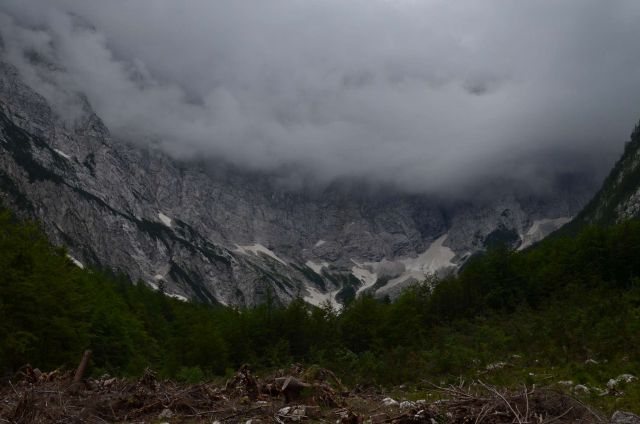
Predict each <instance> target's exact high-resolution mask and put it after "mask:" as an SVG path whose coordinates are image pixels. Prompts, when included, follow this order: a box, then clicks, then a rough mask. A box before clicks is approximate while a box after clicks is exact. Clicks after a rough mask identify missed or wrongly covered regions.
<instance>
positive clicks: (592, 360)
mask: <svg viewBox="0 0 640 424" xmlns="http://www.w3.org/2000/svg"><path fill="white" fill-rule="evenodd" d="M584 363H585V364H587V365H589V364H592V365H598V364H599V362H598V361H596V360H595V359H591V358H589V359H587V360H586V361H584Z"/></svg>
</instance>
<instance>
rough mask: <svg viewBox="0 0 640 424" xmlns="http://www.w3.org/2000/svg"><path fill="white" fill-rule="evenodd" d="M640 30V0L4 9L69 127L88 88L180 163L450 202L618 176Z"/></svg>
mask: <svg viewBox="0 0 640 424" xmlns="http://www.w3.org/2000/svg"><path fill="white" fill-rule="evenodd" d="M639 21H640V4H639V3H638V2H637V1H635V0H621V1H615V2H602V1H597V0H568V1H563V2H557V1H553V0H535V1H533V0H531V1H522V2H513V1H507V0H490V1H483V2H477V1H473V0H463V1H458V2H449V1H441V0H424V1H409V0H366V1H365V0H348V1H345V0H322V1H303V0H273V1H268V2H265V1H258V0H245V1H237V0H218V1H206V0H190V1H189V2H175V1H170V0H135V1H133V0H130V1H124V0H123V1H99V0H27V1H25V0H4V1H3V3H2V5H0V36H1V37H2V46H3V47H2V48H3V52H2V54H3V55H4V56H5V57H6V58H7V59H9V60H10V61H11V62H12V63H14V64H16V65H17V66H18V68H19V69H20V70H21V72H22V73H23V76H24V78H26V79H27V80H28V81H30V83H32V84H33V85H34V86H36V87H38V89H39V91H40V92H41V93H42V94H43V95H44V96H45V97H46V98H47V99H48V100H49V101H50V102H52V103H54V104H56V105H57V107H58V110H59V111H60V113H61V114H63V115H64V116H65V117H66V118H67V119H69V120H73V117H74V114H75V113H76V112H77V108H78V106H79V104H78V102H77V96H76V93H78V92H79V93H82V94H83V95H85V96H86V97H87V99H88V100H89V102H90V103H91V104H92V106H93V108H94V109H95V110H96V111H97V113H98V115H99V116H100V117H102V118H103V119H104V120H105V121H106V123H107V125H108V126H109V128H110V129H111V131H112V132H113V133H114V135H116V136H117V137H119V138H124V139H127V140H131V141H133V142H139V143H150V142H152V143H156V144H158V145H159V146H161V147H162V148H163V149H165V150H166V151H168V152H169V153H171V154H172V155H174V156H177V157H180V158H185V159H191V158H198V159H201V158H203V157H204V158H206V157H210V158H222V159H224V160H226V161H229V162H231V163H234V164H237V165H239V166H243V167H247V168H249V169H253V170H259V171H267V172H272V171H277V172H280V173H285V174H286V173H287V172H290V173H292V174H295V175H300V174H303V175H305V176H306V177H309V178H311V179H312V180H316V181H321V182H327V181H331V180H333V179H336V178H343V177H349V178H351V177H355V178H364V179H367V180H371V181H379V182H389V183H394V184H398V185H400V186H402V187H404V188H406V189H408V190H412V191H427V192H435V193H442V192H449V191H455V190H463V189H465V188H469V187H471V186H474V185H475V184H477V183H478V182H482V181H487V180H492V181H493V180H496V179H499V180H509V181H514V182H516V183H524V184H526V185H528V186H531V187H532V188H534V189H539V190H544V189H545V188H546V187H548V185H549V184H551V183H553V182H554V181H556V180H557V178H558V177H559V176H562V175H567V174H581V173H592V174H596V175H600V174H602V173H604V172H605V171H606V170H607V169H609V167H610V166H611V164H612V161H613V158H615V157H616V156H617V155H618V153H619V152H620V151H621V150H622V146H623V141H624V140H626V139H627V137H628V134H627V132H628V128H629V127H630V126H631V125H632V123H633V122H634V121H635V120H636V119H637V117H638V116H639V115H640V104H639V103H638V99H640V49H639V48H638V42H637V40H640V25H638V22H639ZM283 169H285V170H286V171H282V170H283Z"/></svg>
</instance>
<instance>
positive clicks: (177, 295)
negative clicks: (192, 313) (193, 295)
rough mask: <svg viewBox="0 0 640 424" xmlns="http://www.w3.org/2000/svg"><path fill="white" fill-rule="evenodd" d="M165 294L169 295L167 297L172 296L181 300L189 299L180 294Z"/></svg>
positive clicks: (186, 300)
mask: <svg viewBox="0 0 640 424" xmlns="http://www.w3.org/2000/svg"><path fill="white" fill-rule="evenodd" d="M165 296H169V297H172V298H174V299H178V300H180V301H181V302H188V301H189V299H187V298H186V297H184V296H182V295H181V294H175V293H165Z"/></svg>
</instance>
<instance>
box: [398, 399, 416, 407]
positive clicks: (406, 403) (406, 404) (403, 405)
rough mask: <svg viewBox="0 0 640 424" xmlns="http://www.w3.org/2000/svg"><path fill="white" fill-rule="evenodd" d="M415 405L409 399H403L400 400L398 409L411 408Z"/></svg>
mask: <svg viewBox="0 0 640 424" xmlns="http://www.w3.org/2000/svg"><path fill="white" fill-rule="evenodd" d="M415 407H416V404H415V403H413V402H411V401H408V400H405V401H403V402H400V409H413V408H415Z"/></svg>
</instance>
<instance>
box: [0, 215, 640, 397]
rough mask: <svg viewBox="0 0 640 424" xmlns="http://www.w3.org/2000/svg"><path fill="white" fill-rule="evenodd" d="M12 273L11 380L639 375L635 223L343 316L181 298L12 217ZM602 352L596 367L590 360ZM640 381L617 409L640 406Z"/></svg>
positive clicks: (489, 258)
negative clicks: (50, 373) (499, 365)
mask: <svg viewBox="0 0 640 424" xmlns="http://www.w3.org/2000/svg"><path fill="white" fill-rule="evenodd" d="M0 270H1V272H0V369H1V370H2V372H3V374H4V375H6V376H8V375H11V374H12V373H13V372H15V371H16V370H17V369H18V368H19V367H20V366H22V365H24V364H25V363H27V362H29V363H31V364H32V365H33V366H37V367H39V368H41V369H47V370H48V369H53V368H57V367H60V366H67V367H71V366H74V364H75V363H76V362H77V360H78V358H79V356H80V354H81V352H82V351H83V350H84V349H87V348H89V349H92V350H93V352H94V354H93V358H92V361H93V363H92V367H91V369H92V372H93V373H95V374H100V373H103V372H109V373H112V374H120V375H136V374H139V373H141V372H142V371H143V370H144V368H145V367H147V366H150V367H152V368H154V369H156V370H158V371H159V372H160V373H161V374H162V375H163V376H167V377H174V378H178V379H180V380H184V381H194V380H198V379H201V378H207V377H211V376H213V375H224V374H226V373H228V370H230V369H235V368H237V367H238V366H239V365H240V364H242V363H246V362H248V363H251V364H253V365H254V367H257V368H258V369H259V368H262V369H266V368H275V367H280V366H284V365H287V364H289V363H291V362H293V361H298V362H303V363H307V364H311V363H314V364H319V365H321V366H324V367H327V368H330V369H333V370H334V371H335V372H336V373H338V374H339V375H341V376H343V377H344V378H345V380H346V381H347V382H348V383H351V384H384V385H394V384H401V383H402V384H416V385H419V384H420V382H422V381H423V380H425V379H431V380H434V381H441V380H448V379H454V378H457V377H458V376H460V375H462V376H474V377H477V376H478V371H479V370H485V368H486V365H487V364H490V363H493V362H496V361H504V362H508V363H509V364H511V365H507V366H506V367H505V368H504V369H501V370H497V371H495V372H490V373H488V374H483V378H486V379H489V380H490V381H493V382H495V383H504V384H511V383H516V382H518V383H523V382H529V383H533V382H536V383H539V384H543V383H545V382H546V384H548V383H552V382H554V381H558V380H560V379H567V380H569V379H570V380H573V381H574V382H575V383H584V384H587V385H590V386H597V387H600V388H603V387H604V386H605V384H606V382H607V380H608V379H609V378H613V377H616V376H618V375H620V374H622V373H630V374H634V375H636V376H638V375H640V278H639V276H640V223H639V222H637V221H629V222H625V223H621V224H618V225H616V226H613V227H610V228H586V229H583V230H582V231H581V232H580V234H579V235H578V236H576V237H564V238H562V237H555V238H553V239H548V240H545V241H543V242H542V243H540V244H539V245H537V246H536V247H535V248H533V249H530V250H528V251H526V252H513V251H511V250H509V249H508V248H506V247H505V246H500V245H499V246H497V247H495V248H493V249H492V250H490V251H489V252H488V253H486V254H485V255H482V256H479V257H476V258H473V259H472V260H471V261H470V263H469V264H468V265H467V266H466V267H465V268H464V270H463V271H462V272H461V273H460V275H459V276H456V277H450V278H447V279H444V280H442V281H441V282H440V283H439V284H438V285H437V286H436V287H435V289H433V290H431V289H430V288H429V287H430V285H428V284H422V285H420V284H419V285H416V286H414V287H413V288H411V289H409V290H407V291H406V292H405V293H404V294H403V295H402V296H400V297H399V298H398V299H397V300H395V301H394V302H388V301H384V300H377V299H374V298H373V297H370V296H361V297H358V298H356V299H355V300H353V301H352V302H351V303H349V305H348V306H347V307H346V308H345V309H344V310H343V311H342V312H341V313H340V314H338V313H336V312H335V311H334V310H332V309H331V308H330V307H329V306H327V307H324V308H315V307H312V306H310V305H308V304H306V303H304V302H303V301H302V300H296V301H294V302H292V303H291V304H289V305H288V306H286V307H280V306H277V305H276V303H275V302H271V301H270V302H267V303H266V304H264V305H261V306H258V307H255V308H251V309H234V308H226V307H222V306H211V305H204V304H197V303H185V302H180V301H178V300H175V299H172V298H169V297H167V296H164V295H163V294H162V293H160V292H157V291H153V290H151V289H150V288H148V287H147V286H146V285H145V284H141V283H139V284H135V285H134V284H131V283H130V282H129V281H128V280H127V279H126V278H123V277H119V276H113V275H108V274H106V273H103V272H99V271H97V270H81V269H79V268H77V267H75V266H74V265H73V264H72V263H71V262H70V260H69V259H68V258H67V257H66V254H65V251H64V250H63V249H59V248H54V247H52V246H51V245H50V244H49V242H48V241H47V239H46V237H45V236H44V235H43V234H42V232H41V231H40V230H39V228H38V226H37V224H35V223H32V222H22V221H19V220H16V219H15V218H14V217H13V216H12V215H11V214H10V213H9V212H6V211H4V212H0ZM514 355H516V356H515V357H514ZM514 358H517V359H514ZM591 359H593V360H596V361H597V362H598V364H593V363H591V361H589V362H588V363H585V361H587V360H591ZM548 375H551V376H552V377H548ZM543 376H546V377H543ZM545 379H546V380H545ZM549 379H551V380H549ZM634 387H635V386H633V385H631V387H630V388H629V389H628V390H626V391H627V396H626V397H625V398H624V400H620V399H618V400H611V402H617V403H616V406H620V405H622V406H624V405H626V404H625V403H624V402H628V405H627V406H628V407H629V408H631V409H632V410H633V408H634V406H633V405H634V402H635V405H638V404H640V390H638V389H634ZM634 390H635V391H634ZM594 396H595V395H594ZM594 399H595V400H594V402H605V399H613V398H594ZM620 402H622V403H620ZM635 408H636V409H637V407H635Z"/></svg>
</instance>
